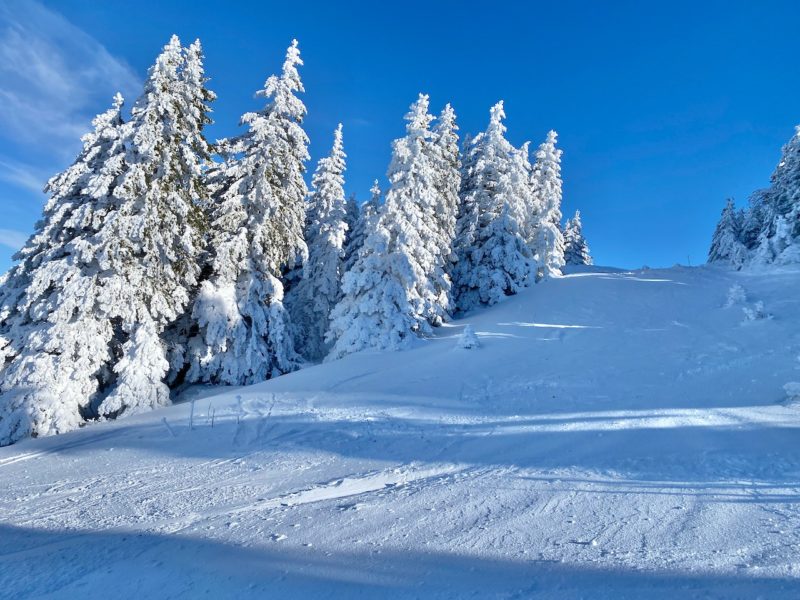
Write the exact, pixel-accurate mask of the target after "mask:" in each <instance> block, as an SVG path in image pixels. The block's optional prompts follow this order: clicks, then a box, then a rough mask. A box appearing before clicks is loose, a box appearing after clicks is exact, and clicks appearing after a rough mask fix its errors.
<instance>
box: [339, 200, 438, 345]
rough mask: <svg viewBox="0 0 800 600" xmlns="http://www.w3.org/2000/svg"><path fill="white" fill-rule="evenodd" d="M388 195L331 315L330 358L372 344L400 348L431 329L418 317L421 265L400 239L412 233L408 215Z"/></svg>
mask: <svg viewBox="0 0 800 600" xmlns="http://www.w3.org/2000/svg"><path fill="white" fill-rule="evenodd" d="M397 201H398V198H397V197H396V196H395V197H393V198H391V199H390V198H388V197H387V201H386V204H384V205H383V207H382V209H381V211H380V215H379V216H378V218H377V219H375V225H374V227H373V228H371V229H370V231H369V233H368V234H367V237H366V239H365V240H364V245H363V246H362V248H361V250H360V252H359V254H358V259H357V260H356V262H355V264H354V265H353V267H352V268H351V269H350V270H349V271H347V272H346V273H345V275H344V278H343V281H342V291H343V293H344V295H343V297H342V300H341V301H340V302H339V304H337V305H336V307H334V309H333V312H332V313H331V327H330V329H329V331H328V334H327V336H326V339H327V341H328V342H329V343H333V347H332V349H331V351H330V353H329V354H328V356H327V358H326V360H333V359H336V358H341V357H343V356H346V355H347V354H352V353H353V352H358V351H360V350H365V349H368V348H376V349H390V350H399V349H401V348H404V347H407V346H408V345H409V344H410V342H411V341H412V340H413V339H414V338H415V337H417V336H419V335H421V334H427V333H430V331H431V330H430V325H429V324H428V322H427V320H425V319H422V318H420V317H419V308H420V307H421V306H422V304H423V301H422V298H420V297H419V296H418V295H417V293H416V289H417V286H416V280H417V278H419V277H420V269H419V267H418V266H416V265H414V263H413V258H412V257H411V255H410V254H409V253H408V252H407V249H406V248H405V247H404V246H405V244H404V243H403V242H402V241H400V242H399V243H398V239H397V238H398V237H399V236H403V235H404V232H405V231H408V232H409V233H411V235H412V236H413V231H411V230H410V228H409V224H408V223H407V222H405V219H404V214H403V212H402V211H401V210H399V207H398V206H397V205H396V203H397Z"/></svg>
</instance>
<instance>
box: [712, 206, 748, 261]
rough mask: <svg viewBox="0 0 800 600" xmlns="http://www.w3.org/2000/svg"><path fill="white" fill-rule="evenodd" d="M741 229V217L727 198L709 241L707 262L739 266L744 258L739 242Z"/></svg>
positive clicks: (744, 252) (743, 248)
mask: <svg viewBox="0 0 800 600" xmlns="http://www.w3.org/2000/svg"><path fill="white" fill-rule="evenodd" d="M741 229H742V222H741V215H740V213H739V212H738V211H737V210H736V206H735V204H734V203H733V200H732V199H730V198H729V199H728V201H727V203H726V204H725V208H724V209H723V210H722V215H721V216H720V219H719V223H717V227H716V230H715V231H714V237H713V238H712V239H711V248H710V249H709V251H708V262H710V263H728V264H732V265H741V264H742V262H743V261H744V259H745V256H746V249H745V247H744V246H743V245H742V243H741V241H740V238H741Z"/></svg>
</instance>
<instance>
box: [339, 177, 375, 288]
mask: <svg viewBox="0 0 800 600" xmlns="http://www.w3.org/2000/svg"><path fill="white" fill-rule="evenodd" d="M370 193H371V197H370V199H369V200H367V201H366V202H365V203H364V204H362V205H361V207H359V209H358V219H357V220H356V221H355V224H354V226H353V229H352V230H350V231H348V235H347V246H346V249H345V259H344V265H343V267H342V269H343V273H346V272H347V271H349V270H350V269H352V268H353V265H354V264H355V263H356V261H357V260H358V254H359V252H360V251H361V248H362V247H363V246H364V241H365V240H366V239H367V234H368V233H369V231H370V230H371V229H372V227H373V226H374V220H375V219H376V218H377V214H378V208H379V207H380V205H381V188H380V186H379V185H378V180H377V179H376V180H375V183H373V185H372V188H371V189H370Z"/></svg>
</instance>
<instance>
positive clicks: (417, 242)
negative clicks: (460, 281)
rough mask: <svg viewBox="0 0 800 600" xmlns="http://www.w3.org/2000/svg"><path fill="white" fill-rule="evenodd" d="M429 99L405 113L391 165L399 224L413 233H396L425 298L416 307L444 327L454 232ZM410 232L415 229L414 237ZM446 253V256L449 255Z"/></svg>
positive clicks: (420, 100)
mask: <svg viewBox="0 0 800 600" xmlns="http://www.w3.org/2000/svg"><path fill="white" fill-rule="evenodd" d="M428 106H429V100H428V96H427V95H426V94H420V95H419V97H418V98H417V101H416V102H414V103H413V104H412V105H411V108H410V110H409V113H408V114H407V115H406V121H407V125H406V136H405V137H403V138H400V139H399V140H396V141H395V142H394V144H393V146H394V147H393V150H394V151H393V155H392V164H391V165H390V166H389V172H388V174H387V175H388V178H389V183H390V188H389V191H388V192H387V194H386V202H387V203H388V202H389V200H390V198H391V199H392V200H393V201H392V204H393V206H394V207H396V208H397V209H398V211H399V212H402V213H403V216H402V217H401V219H400V220H399V221H398V222H397V224H398V225H400V226H402V227H406V226H407V227H408V228H409V231H405V232H400V233H399V234H398V235H397V243H398V244H399V248H400V251H402V252H407V253H408V254H409V257H410V258H411V263H412V264H413V265H414V267H415V268H416V269H419V273H418V276H417V277H416V278H415V281H414V285H415V286H416V292H415V295H416V296H419V297H420V298H421V299H422V305H421V306H419V307H418V308H417V310H418V313H417V314H418V316H419V317H420V318H423V319H427V321H428V322H429V323H430V324H431V325H434V326H438V325H440V324H441V323H442V322H443V321H444V320H445V319H446V318H447V316H448V312H449V310H450V303H451V299H450V295H451V287H452V284H451V282H450V277H449V276H448V275H447V270H448V268H449V260H450V259H449V252H450V247H451V246H452V233H449V232H448V230H447V226H446V225H445V223H446V222H447V220H448V218H446V217H442V215H441V213H442V211H449V210H450V209H449V208H447V207H446V204H447V202H448V200H445V199H444V197H443V196H442V194H440V193H439V189H438V188H437V185H438V184H440V183H441V182H440V180H441V173H442V172H443V171H442V170H441V169H439V168H437V166H438V165H437V162H438V157H439V156H443V153H442V152H436V151H435V150H434V147H433V145H434V140H433V133H432V132H431V130H430V124H431V122H432V121H433V117H432V116H431V115H430V114H429V113H428ZM410 229H413V230H414V231H413V234H412V233H411V231H410ZM445 252H447V254H445Z"/></svg>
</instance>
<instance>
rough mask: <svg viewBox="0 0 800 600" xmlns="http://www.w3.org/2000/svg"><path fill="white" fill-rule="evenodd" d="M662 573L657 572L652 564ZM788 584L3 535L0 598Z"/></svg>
mask: <svg viewBox="0 0 800 600" xmlns="http://www.w3.org/2000/svg"><path fill="white" fill-rule="evenodd" d="M654 567H656V568H657V567H658V565H654ZM797 591H798V583H797V581H795V580H792V579H788V578H770V577H753V576H749V575H745V574H743V575H741V576H737V575H714V574H707V575H706V574H701V573H696V572H692V573H686V572H677V571H670V570H666V569H660V570H654V571H653V572H645V571H635V570H626V569H624V568H620V569H602V568H592V567H590V566H586V565H581V566H576V565H570V564H564V563H557V562H552V561H547V560H537V559H535V558H532V557H522V556H521V557H519V558H518V559H506V560H503V559H488V558H481V557H475V556H467V555H463V554H457V553H442V552H424V553H421V552H415V551H405V550H390V551H383V552H375V551H372V552H354V551H351V550H349V549H337V550H336V551H330V550H328V551H326V550H324V549H316V548H303V547H297V546H291V545H289V544H288V542H280V543H278V542H271V541H269V540H268V539H267V540H259V539H257V538H256V539H255V540H254V541H253V544H252V545H250V546H242V545H232V544H226V543H222V542H219V541H214V540H207V539H202V540H201V539H196V538H192V537H190V536H187V535H158V534H153V533H137V532H121V531H109V532H85V531H64V532H55V531H47V530H38V529H24V528H16V527H7V526H0V597H2V598H15V599H23V598H33V597H40V596H43V595H47V597H49V598H78V597H79V598H84V599H91V598H109V597H114V598H137V599H138V598H197V597H210V598H237V599H243V598H281V599H289V598H303V599H313V598H378V597H380V598H464V597H479V598H487V597H497V598H500V597H502V598H519V599H523V598H572V597H591V598H595V599H604V598H608V599H612V598H613V599H624V598H643V597H647V598H649V599H654V600H655V599H659V598H664V599H669V600H672V599H673V598H675V597H681V598H694V597H703V598H754V597H768V598H771V599H776V598H777V599H781V598H787V599H788V598H796V597H797Z"/></svg>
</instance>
